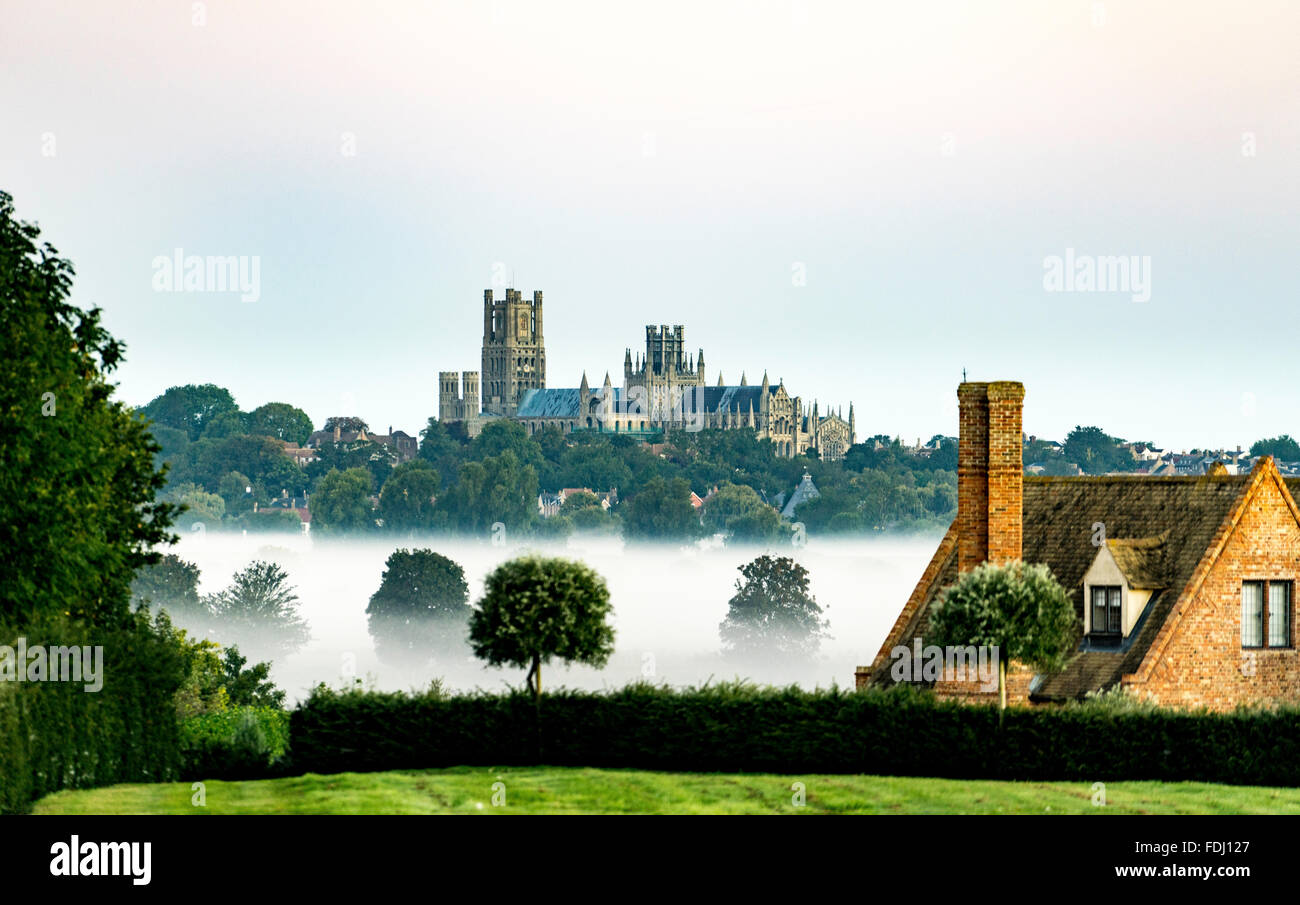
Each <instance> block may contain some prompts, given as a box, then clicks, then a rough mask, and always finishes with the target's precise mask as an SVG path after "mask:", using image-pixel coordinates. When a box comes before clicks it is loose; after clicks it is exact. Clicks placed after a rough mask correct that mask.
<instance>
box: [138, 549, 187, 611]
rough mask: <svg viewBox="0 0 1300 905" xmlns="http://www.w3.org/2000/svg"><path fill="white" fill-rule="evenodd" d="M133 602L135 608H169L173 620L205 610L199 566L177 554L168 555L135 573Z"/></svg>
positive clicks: (155, 609)
mask: <svg viewBox="0 0 1300 905" xmlns="http://www.w3.org/2000/svg"><path fill="white" fill-rule="evenodd" d="M131 600H132V605H133V607H138V606H141V605H143V606H146V607H149V608H150V609H152V610H154V611H157V610H159V609H166V610H168V611H170V612H171V613H172V616H173V618H176V617H177V616H183V615H192V614H196V613H198V612H200V611H201V609H202V606H201V604H200V602H199V567H198V566H196V565H194V563H192V562H187V561H186V560H183V559H181V558H180V557H179V556H177V555H176V554H174V553H165V554H163V555H162V557H161V558H160V559H159V560H158V562H156V563H154V564H153V565H150V566H145V567H144V568H142V569H141V570H140V571H139V572H138V573H137V574H136V577H135V581H133V582H132V583H131Z"/></svg>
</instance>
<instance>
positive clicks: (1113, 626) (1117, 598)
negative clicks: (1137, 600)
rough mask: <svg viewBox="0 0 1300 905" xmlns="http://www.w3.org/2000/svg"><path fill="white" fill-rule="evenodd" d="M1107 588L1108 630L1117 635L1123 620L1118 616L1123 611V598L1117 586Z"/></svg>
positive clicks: (1121, 627)
mask: <svg viewBox="0 0 1300 905" xmlns="http://www.w3.org/2000/svg"><path fill="white" fill-rule="evenodd" d="M1107 590H1108V591H1109V592H1110V593H1109V596H1110V630H1111V631H1112V632H1114V633H1115V634H1117V635H1118V634H1119V633H1120V632H1121V631H1122V630H1123V625H1122V623H1123V620H1122V618H1121V617H1120V614H1121V613H1122V612H1123V610H1122V609H1121V605H1122V602H1123V598H1122V597H1121V595H1120V589H1119V588H1108V589H1107Z"/></svg>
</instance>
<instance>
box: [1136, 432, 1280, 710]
mask: <svg viewBox="0 0 1300 905" xmlns="http://www.w3.org/2000/svg"><path fill="white" fill-rule="evenodd" d="M1246 581H1286V582H1288V583H1294V582H1296V581H1300V509H1297V506H1296V502H1295V500H1294V498H1293V497H1292V495H1291V493H1290V491H1289V489H1288V488H1287V485H1286V483H1285V482H1284V481H1283V480H1282V477H1281V475H1280V474H1279V473H1278V471H1277V468H1276V466H1275V465H1274V463H1273V461H1272V459H1271V458H1267V457H1265V458H1264V459H1262V460H1261V461H1260V462H1259V463H1257V464H1256V466H1255V468H1254V470H1253V471H1252V473H1251V476H1250V478H1249V481H1248V483H1247V485H1246V487H1245V488H1243V490H1242V493H1241V495H1240V497H1239V498H1238V500H1237V501H1236V503H1235V505H1234V506H1233V507H1232V510H1231V511H1230V512H1229V513H1228V515H1227V516H1226V517H1225V518H1224V520H1223V523H1222V525H1220V527H1219V530H1218V531H1217V532H1216V534H1215V537H1214V540H1213V542H1212V543H1211V544H1210V545H1209V547H1208V548H1207V549H1206V551H1205V555H1204V556H1203V557H1202V560H1201V562H1200V563H1198V565H1197V568H1196V570H1195V571H1194V572H1193V574H1192V576H1191V578H1190V580H1189V581H1188V582H1187V585H1186V587H1185V588H1183V590H1182V592H1181V593H1180V594H1179V596H1178V599H1177V601H1176V602H1175V603H1174V605H1173V606H1172V607H1171V611H1170V613H1169V615H1168V617H1167V618H1165V619H1164V620H1163V621H1162V624H1161V626H1160V630H1159V632H1158V634H1157V636H1156V637H1155V639H1154V640H1153V641H1152V643H1151V645H1150V647H1149V648H1148V650H1147V652H1146V656H1145V657H1144V658H1143V659H1142V662H1141V663H1140V664H1139V665H1138V666H1137V668H1136V669H1135V670H1134V671H1133V672H1132V673H1131V674H1126V675H1124V676H1123V684H1124V685H1125V686H1127V687H1130V688H1132V689H1133V690H1134V691H1135V692H1137V693H1139V694H1141V695H1143V696H1146V697H1150V698H1152V699H1154V700H1156V701H1158V702H1159V703H1162V704H1169V705H1183V706H1208V707H1211V708H1214V709H1228V708H1231V707H1233V706H1236V705H1237V704H1239V703H1244V702H1258V703H1274V702H1281V701H1289V702H1295V701H1297V700H1300V654H1298V653H1297V651H1296V648H1295V644H1294V639H1295V637H1296V614H1295V611H1294V610H1295V608H1294V605H1293V606H1292V607H1291V612H1290V614H1289V618H1290V638H1291V639H1292V641H1291V646H1290V647H1288V648H1284V649H1263V650H1254V649H1248V648H1243V646H1242V626H1241V599H1242V583H1243V582H1246ZM1292 586H1293V587H1294V584H1293V585H1292Z"/></svg>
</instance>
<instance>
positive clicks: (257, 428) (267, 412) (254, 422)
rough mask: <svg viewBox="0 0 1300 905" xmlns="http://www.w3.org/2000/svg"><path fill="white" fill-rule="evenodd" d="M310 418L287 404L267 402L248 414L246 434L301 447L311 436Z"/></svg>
mask: <svg viewBox="0 0 1300 905" xmlns="http://www.w3.org/2000/svg"><path fill="white" fill-rule="evenodd" d="M311 426H312V425H311V418H310V417H308V415H307V413H306V412H304V411H303V410H302V409H300V408H295V407H294V406H292V405H290V404H289V403H287V402H268V403H266V404H265V405H259V406H258V407H257V408H255V409H253V410H252V411H251V412H249V413H248V424H247V428H246V433H250V434H260V435H264V436H267V437H274V438H275V439H277V440H283V441H284V442H286V443H296V444H298V445H299V446H302V445H303V444H304V443H306V442H307V438H308V437H310V436H311Z"/></svg>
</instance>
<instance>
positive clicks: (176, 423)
mask: <svg viewBox="0 0 1300 905" xmlns="http://www.w3.org/2000/svg"><path fill="white" fill-rule="evenodd" d="M140 411H141V412H142V413H143V414H144V416H145V417H146V418H148V419H149V420H151V421H154V422H157V423H158V424H162V425H166V426H167V427H174V428H177V429H179V430H183V431H185V433H186V434H187V435H188V436H189V438H190V439H191V440H197V439H199V437H200V436H202V435H203V431H204V429H205V428H206V427H207V426H208V424H210V423H211V422H213V421H215V420H216V419H217V418H218V417H220V416H221V415H223V414H227V413H234V414H239V406H238V405H237V404H236V402H235V397H234V396H231V395H230V390H228V389H226V388H225V387H219V386H217V385H216V384H213V383H205V384H201V385H197V384H187V385H185V386H180V387H170V388H168V389H167V390H166V391H165V392H164V393H163V394H162V395H161V396H157V397H155V398H154V399H152V400H151V401H150V402H149V403H148V404H147V405H145V406H144V408H142V409H141V410H140Z"/></svg>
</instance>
